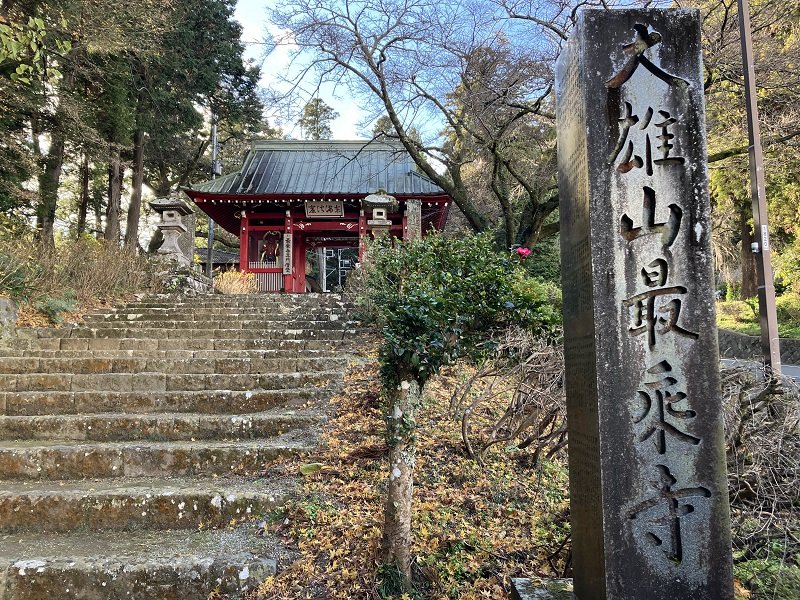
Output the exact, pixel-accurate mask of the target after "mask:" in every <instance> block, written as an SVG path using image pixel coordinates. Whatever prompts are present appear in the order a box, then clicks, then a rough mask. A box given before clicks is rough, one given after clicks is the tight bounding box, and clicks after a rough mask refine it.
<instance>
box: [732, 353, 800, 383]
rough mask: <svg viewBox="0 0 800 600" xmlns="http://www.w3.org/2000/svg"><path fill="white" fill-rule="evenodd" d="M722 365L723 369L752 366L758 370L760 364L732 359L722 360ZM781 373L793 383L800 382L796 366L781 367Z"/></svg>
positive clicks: (799, 368)
mask: <svg viewBox="0 0 800 600" xmlns="http://www.w3.org/2000/svg"><path fill="white" fill-rule="evenodd" d="M722 364H723V366H725V367H732V366H734V365H752V366H753V368H756V369H760V368H761V363H759V362H757V361H753V360H746V359H733V358H723V359H722ZM781 371H782V372H783V374H784V375H785V376H786V377H791V378H792V379H794V380H795V381H798V382H800V366H798V365H782V366H781Z"/></svg>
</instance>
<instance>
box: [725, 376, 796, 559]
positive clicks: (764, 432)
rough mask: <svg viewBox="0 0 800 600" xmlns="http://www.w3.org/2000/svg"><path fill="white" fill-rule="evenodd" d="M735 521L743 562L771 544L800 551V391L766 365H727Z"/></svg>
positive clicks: (787, 552)
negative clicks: (766, 370)
mask: <svg viewBox="0 0 800 600" xmlns="http://www.w3.org/2000/svg"><path fill="white" fill-rule="evenodd" d="M721 375H722V395H723V402H724V407H725V434H726V436H725V437H726V447H727V462H728V487H729V492H730V500H731V525H732V531H733V543H734V548H735V549H736V550H737V551H738V552H739V556H738V557H737V559H738V560H749V559H751V558H753V557H755V556H756V555H758V553H759V552H760V550H762V549H764V548H765V547H767V546H771V547H772V548H774V547H775V545H776V544H777V545H778V546H780V547H782V554H783V556H784V558H785V559H787V560H790V561H791V560H794V561H797V557H798V555H799V553H800V529H798V528H799V527H800V514H799V511H800V389H798V385H797V383H796V382H795V381H794V380H792V379H789V378H782V379H779V380H776V379H773V378H769V377H765V373H764V371H763V368H759V367H757V366H753V365H750V366H738V367H735V368H731V369H723V370H722V372H721Z"/></svg>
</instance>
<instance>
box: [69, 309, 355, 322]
mask: <svg viewBox="0 0 800 600" xmlns="http://www.w3.org/2000/svg"><path fill="white" fill-rule="evenodd" d="M350 314H351V313H350V312H349V311H345V310H339V309H328V310H315V311H313V312H311V311H306V310H294V311H287V312H275V311H274V310H255V309H254V310H251V311H247V312H244V311H232V310H225V309H207V310H203V311H198V310H192V311H183V312H176V311H174V310H169V309H146V310H121V311H114V312H104V313H90V314H88V315H85V316H84V321H86V322H92V323H94V322H98V321H159V322H161V321H165V322H166V321H175V320H180V321H198V320H202V319H211V320H221V319H229V320H231V321H253V320H261V321H271V322H276V323H285V322H287V321H294V320H298V319H299V320H306V321H335V320H341V321H346V320H348V317H349V315H350Z"/></svg>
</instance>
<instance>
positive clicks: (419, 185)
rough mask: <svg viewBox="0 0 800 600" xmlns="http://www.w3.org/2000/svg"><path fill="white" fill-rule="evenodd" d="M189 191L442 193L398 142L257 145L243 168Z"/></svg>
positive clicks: (274, 142)
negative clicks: (380, 191) (416, 166)
mask: <svg viewBox="0 0 800 600" xmlns="http://www.w3.org/2000/svg"><path fill="white" fill-rule="evenodd" d="M190 189H191V190H195V191H198V192H207V193H219V194H246V195H251V194H252V195H259V194H264V195H268V194H320V195H325V196H330V195H334V196H335V195H336V194H341V195H345V194H371V193H374V192H376V191H378V190H379V189H383V190H385V191H386V192H388V193H389V194H392V195H396V194H419V195H426V194H442V193H444V192H443V191H442V189H441V188H440V187H438V186H437V185H436V184H435V183H433V182H432V181H431V180H430V179H428V178H427V177H425V176H424V175H422V174H420V173H418V172H417V171H416V170H415V167H414V162H413V161H412V160H411V157H410V156H409V155H408V153H407V152H406V150H405V149H404V148H403V147H402V145H400V144H399V143H393V142H367V141H356V142H341V141H313V142H311V141H299V140H257V141H254V142H253V147H252V148H251V150H250V152H249V153H248V155H247V158H245V161H244V164H243V165H242V169H241V170H240V171H239V172H237V173H231V174H230V175H225V176H223V177H220V178H218V179H216V180H213V181H206V182H205V183H199V184H195V185H193V186H191V188H190Z"/></svg>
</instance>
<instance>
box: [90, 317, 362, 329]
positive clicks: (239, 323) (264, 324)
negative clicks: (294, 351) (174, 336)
mask: <svg viewBox="0 0 800 600" xmlns="http://www.w3.org/2000/svg"><path fill="white" fill-rule="evenodd" d="M287 324H288V325H289V327H287ZM356 326H357V325H356V323H355V322H354V321H347V320H344V319H343V320H338V319H328V320H324V321H320V320H291V321H288V320H287V321H271V320H267V319H250V320H236V319H224V318H223V319H218V320H210V319H197V320H169V321H149V320H134V321H130V320H117V321H97V322H95V323H86V324H85V327H86V328H87V329H93V330H98V331H99V330H103V329H154V328H158V329H215V330H216V329H234V330H241V329H252V330H256V331H283V330H285V329H293V330H297V329H313V330H320V329H353V328H354V327H356Z"/></svg>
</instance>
